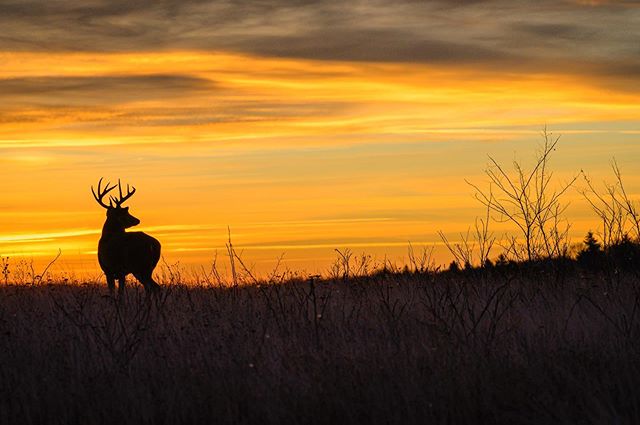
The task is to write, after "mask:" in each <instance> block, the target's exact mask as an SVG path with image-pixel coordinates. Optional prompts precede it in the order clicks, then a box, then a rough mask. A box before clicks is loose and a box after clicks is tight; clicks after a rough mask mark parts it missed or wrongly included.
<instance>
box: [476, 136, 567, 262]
mask: <svg viewBox="0 0 640 425" xmlns="http://www.w3.org/2000/svg"><path fill="white" fill-rule="evenodd" d="M542 137H543V138H544V142H543V144H542V147H541V149H540V151H539V152H538V154H537V156H536V158H535V163H534V166H533V167H532V168H531V169H530V170H528V169H526V168H525V167H524V166H523V165H522V164H521V163H520V162H518V161H515V160H514V162H513V172H508V171H507V170H506V169H505V167H504V166H503V165H501V164H500V163H498V162H497V161H496V160H495V159H494V158H493V157H491V156H489V166H488V167H487V168H486V169H485V171H484V172H485V175H486V176H487V177H489V187H488V188H487V189H482V188H480V187H479V186H478V185H476V184H474V183H471V182H469V181H467V183H468V184H469V185H470V186H471V187H473V188H474V189H475V198H476V199H477V200H478V201H480V203H482V204H483V205H485V206H486V207H487V208H489V209H490V210H491V211H492V212H494V213H496V214H497V216H494V217H493V219H494V220H496V221H497V222H501V223H504V222H508V223H511V224H513V225H514V226H515V228H516V230H517V233H516V235H517V236H513V235H511V236H507V237H506V240H507V242H506V244H503V248H504V249H505V251H506V252H507V253H508V254H509V255H510V256H511V257H512V258H514V259H516V260H520V261H522V260H527V261H531V260H538V259H542V258H553V257H562V256H566V255H567V254H568V251H569V227H570V225H569V223H568V222H567V221H566V220H565V219H564V217H563V214H564V212H565V210H566V208H567V204H565V203H563V202H562V196H563V195H564V194H565V193H566V191H567V190H568V189H569V188H570V187H572V186H573V184H574V182H575V181H576V179H577V178H578V175H576V176H574V177H572V178H571V179H570V180H569V181H568V182H566V183H561V184H559V185H557V184H556V185H554V184H553V172H552V171H550V169H549V165H550V158H551V154H552V153H553V151H554V150H555V149H556V146H557V144H558V141H559V140H560V136H558V137H554V136H553V135H552V134H551V133H550V132H548V131H547V129H546V127H545V129H544V131H543V133H542Z"/></svg>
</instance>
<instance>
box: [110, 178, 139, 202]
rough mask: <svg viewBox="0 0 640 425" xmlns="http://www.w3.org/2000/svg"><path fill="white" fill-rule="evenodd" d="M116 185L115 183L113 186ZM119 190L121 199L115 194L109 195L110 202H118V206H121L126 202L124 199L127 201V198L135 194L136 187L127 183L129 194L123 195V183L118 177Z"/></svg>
mask: <svg viewBox="0 0 640 425" xmlns="http://www.w3.org/2000/svg"><path fill="white" fill-rule="evenodd" d="M113 187H115V185H114V186H113ZM118 192H119V195H120V199H116V198H114V197H113V196H110V197H109V204H111V202H113V203H114V204H116V207H119V206H120V205H122V204H123V203H124V201H126V200H127V199H129V198H131V197H132V196H133V194H134V193H136V188H135V187H133V186H131V188H129V185H128V184H127V194H126V195H124V196H122V185H121V184H120V179H118Z"/></svg>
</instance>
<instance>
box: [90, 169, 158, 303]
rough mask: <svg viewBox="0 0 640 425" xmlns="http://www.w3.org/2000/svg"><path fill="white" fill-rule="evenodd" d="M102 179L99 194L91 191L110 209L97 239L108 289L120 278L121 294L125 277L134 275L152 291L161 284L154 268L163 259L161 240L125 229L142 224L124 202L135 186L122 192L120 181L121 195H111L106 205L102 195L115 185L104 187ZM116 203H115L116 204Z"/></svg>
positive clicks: (113, 286) (133, 191) (99, 260)
mask: <svg viewBox="0 0 640 425" xmlns="http://www.w3.org/2000/svg"><path fill="white" fill-rule="evenodd" d="M101 183H102V179H100V182H99V183H98V194H96V193H95V192H93V187H92V188H91V191H92V192H93V194H94V197H95V198H96V201H98V203H99V204H100V205H101V206H102V207H104V208H105V209H106V210H107V220H106V221H105V223H104V226H103V227H102V236H101V237H100V241H99V242H98V262H99V263H100V268H101V269H102V271H103V272H104V274H105V276H106V278H107V285H108V287H109V290H110V291H111V292H113V291H114V290H115V281H116V280H118V291H119V292H120V293H122V292H123V291H124V288H125V278H126V276H127V275H128V274H133V275H134V276H135V278H136V279H138V280H139V281H140V283H142V285H143V286H144V288H145V290H147V291H153V290H156V289H158V288H159V285H158V284H157V283H156V281H155V280H153V277H152V274H153V269H154V268H155V267H156V265H157V264H158V260H159V259H160V242H158V240H157V239H155V238H153V237H151V236H149V235H147V234H146V233H144V232H127V231H126V230H125V229H128V228H129V227H133V226H136V225H138V224H140V220H138V219H137V218H135V217H134V216H132V215H131V214H129V207H122V206H121V205H122V203H123V202H124V201H126V200H127V199H128V198H130V197H131V196H132V195H133V194H134V193H135V188H133V190H129V187H128V186H127V192H128V193H127V195H125V196H123V195H122V189H121V187H120V182H118V188H119V192H120V198H119V199H116V198H114V197H111V198H110V201H109V205H106V204H105V203H104V202H103V201H102V198H103V197H104V196H105V195H106V194H107V193H109V192H110V191H111V190H113V189H114V188H115V187H116V186H115V185H114V186H111V187H109V185H108V184H107V186H106V187H105V188H104V190H102V189H101V187H100V186H101ZM114 203H115V206H114Z"/></svg>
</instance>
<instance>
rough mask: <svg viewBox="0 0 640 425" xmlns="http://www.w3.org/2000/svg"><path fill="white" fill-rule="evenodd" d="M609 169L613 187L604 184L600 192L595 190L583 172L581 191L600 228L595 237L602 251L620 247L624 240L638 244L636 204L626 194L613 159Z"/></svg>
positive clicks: (639, 222) (639, 220)
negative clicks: (613, 246) (611, 174)
mask: <svg viewBox="0 0 640 425" xmlns="http://www.w3.org/2000/svg"><path fill="white" fill-rule="evenodd" d="M611 168H612V169H613V175H614V177H615V181H614V182H613V183H607V182H605V183H604V184H603V186H604V187H603V189H602V190H598V189H596V187H595V185H594V184H593V182H592V181H591V179H589V177H588V176H587V175H586V173H584V172H583V173H582V176H583V178H584V182H585V185H586V187H584V188H581V189H580V193H581V194H582V196H583V197H584V198H585V199H586V200H587V202H588V203H589V205H590V206H591V209H592V210H593V211H594V212H595V213H596V215H597V216H598V218H599V219H600V222H601V225H602V228H601V229H600V230H599V231H598V235H599V236H600V239H601V240H602V243H603V244H604V247H605V248H606V247H609V246H612V245H616V244H619V243H621V242H622V241H623V240H624V239H625V237H629V238H630V239H635V240H640V212H638V206H637V205H636V201H634V200H632V199H631V198H630V197H629V195H628V194H627V191H626V190H625V187H624V184H623V182H622V173H621V171H620V168H619V167H618V163H617V162H616V160H615V159H613V160H612V162H611Z"/></svg>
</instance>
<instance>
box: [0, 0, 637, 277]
mask: <svg viewBox="0 0 640 425" xmlns="http://www.w3.org/2000/svg"><path fill="white" fill-rule="evenodd" d="M0 28H2V32H1V33H0V256H3V257H7V256H9V257H10V258H11V259H12V260H11V261H14V262H18V261H20V260H21V259H22V260H25V261H31V260H33V261H34V263H36V264H37V265H38V267H41V265H42V264H46V263H47V262H48V261H50V260H51V258H53V257H55V255H56V254H57V252H58V250H61V251H62V256H61V258H60V259H59V260H58V262H57V263H56V268H57V269H58V270H59V271H61V272H64V273H79V274H81V273H85V272H87V273H93V272H95V271H96V270H97V261H96V249H97V240H98V239H99V237H100V231H101V227H102V223H103V221H104V210H103V209H101V208H100V207H99V206H98V205H97V204H96V203H95V201H94V199H93V197H92V196H91V192H90V187H91V185H92V184H93V185H95V184H96V183H97V181H98V179H99V178H100V177H105V178H106V179H107V180H111V181H116V180H117V179H118V178H121V179H122V181H123V182H126V183H129V184H132V185H134V186H135V187H136V188H137V192H136V194H135V196H134V197H132V198H131V199H130V200H129V201H127V205H129V206H130V208H131V212H132V214H133V215H135V216H136V217H138V218H140V219H141V221H142V223H141V225H140V226H139V228H140V230H143V231H146V232H148V233H150V234H152V235H153V236H155V237H156V238H158V239H159V240H160V241H161V242H162V245H163V255H164V261H165V262H166V264H176V263H180V264H182V265H185V267H186V266H189V267H196V268H197V267H199V266H205V267H206V266H207V264H210V263H211V261H212V259H213V258H214V256H215V255H216V252H218V255H219V256H221V255H223V254H224V246H225V242H226V240H227V237H228V229H230V230H231V235H232V238H233V242H234V245H235V246H236V247H237V248H238V249H239V250H242V255H243V258H245V259H246V262H247V264H249V265H250V267H252V268H253V269H254V270H256V271H257V272H267V271H268V270H270V269H271V268H273V267H274V264H275V263H276V261H277V259H278V258H280V256H282V255H284V256H283V257H282V258H283V263H284V266H285V267H288V268H290V269H292V270H297V271H300V272H301V273H317V272H323V271H326V270H327V269H328V267H329V265H330V264H331V263H332V261H333V260H334V259H335V258H336V252H335V249H346V248H350V249H352V250H353V251H354V252H357V253H366V254H370V255H372V256H373V258H375V259H376V261H382V260H384V259H385V258H387V259H389V260H393V261H396V262H398V263H402V262H403V261H406V257H407V247H408V243H409V242H411V243H412V244H413V245H414V247H422V246H431V245H432V244H436V245H437V249H436V254H437V260H438V261H439V262H446V261H449V260H450V259H448V258H447V257H446V252H445V250H443V249H442V246H441V245H439V241H440V239H439V237H438V234H437V232H438V231H439V230H442V231H443V232H445V233H446V234H447V235H449V236H450V238H451V239H452V240H455V239H456V237H457V236H456V235H457V234H458V233H459V232H465V231H466V229H467V227H468V226H469V225H471V224H473V220H474V218H475V217H476V216H479V215H482V214H483V210H482V207H481V205H479V204H478V202H477V201H475V200H474V198H473V190H472V188H471V187H470V186H469V185H468V184H467V183H466V182H465V179H467V180H469V181H472V182H474V183H477V184H480V185H483V184H486V180H487V179H486V176H483V170H484V169H485V167H486V165H487V161H488V155H490V156H492V157H495V158H496V159H497V160H498V161H500V162H502V163H504V164H507V165H508V164H510V163H511V162H512V161H513V160H514V159H516V160H519V161H523V162H524V163H525V164H527V163H528V161H529V162H530V160H531V158H532V157H533V156H534V155H535V152H536V149H538V148H539V146H540V143H541V141H542V139H541V131H542V130H543V128H544V127H545V126H547V128H548V129H549V130H550V131H551V132H553V134H554V135H561V141H560V143H559V145H558V148H557V151H556V152H554V156H553V159H552V166H553V167H554V169H555V170H556V178H557V182H558V184H560V183H562V182H563V181H567V180H569V179H570V178H571V176H573V175H575V174H576V173H577V172H579V171H580V170H584V171H585V172H586V173H588V174H589V175H590V176H591V177H592V178H593V179H594V181H596V182H598V183H600V182H601V181H603V180H609V181H610V180H611V177H612V176H611V172H610V162H611V160H612V158H615V159H616V160H617V162H618V164H619V166H620V168H621V170H622V173H623V176H624V178H625V182H626V184H627V189H628V191H629V192H630V193H631V195H632V197H635V198H636V199H638V197H640V169H639V168H638V165H637V164H638V163H639V160H640V44H639V43H638V40H640V2H637V1H569V0H566V1H562V0H556V1H545V0H542V1H518V0H510V1H502V0H495V1H492V0H487V1H482V0H477V1H457V0H440V1H412V0H404V1H393V2H390V1H366V2H365V1H349V2H344V1H333V0H320V1H297V0H276V1H258V0H254V1H251V0H250V1H244V2H232V1H206V0H180V1H178V0H167V1H135V2H131V1H120V0H115V1H114V0H110V1H106V0H105V1H103V0H89V1H84V2H77V1H71V0H55V1H41V0H38V1H29V0H19V1H18V0H15V1H7V0H0ZM567 202H570V204H571V205H570V208H569V209H568V210H567V214H568V215H570V217H569V218H570V221H571V222H572V235H573V237H574V238H575V240H576V242H578V241H580V239H581V238H582V235H584V232H586V231H587V230H589V229H595V228H596V227H597V226H598V223H597V220H596V219H595V216H594V215H593V214H592V213H590V211H589V209H588V206H587V205H586V203H585V202H584V201H583V200H582V199H581V197H580V195H579V193H578V190H572V191H569V192H568V193H567ZM496 231H497V232H500V231H502V230H501V228H500V226H499V225H497V224H496ZM496 255H497V253H496Z"/></svg>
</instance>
